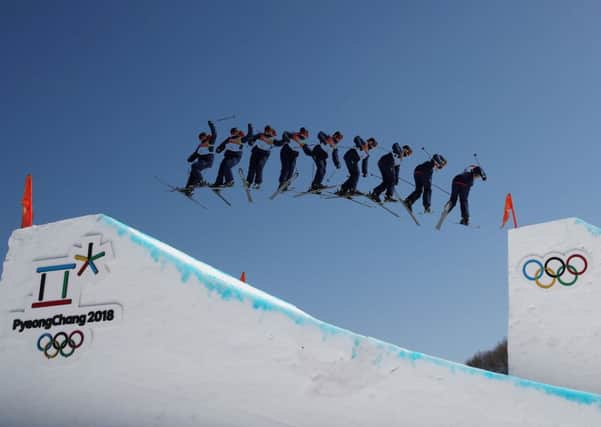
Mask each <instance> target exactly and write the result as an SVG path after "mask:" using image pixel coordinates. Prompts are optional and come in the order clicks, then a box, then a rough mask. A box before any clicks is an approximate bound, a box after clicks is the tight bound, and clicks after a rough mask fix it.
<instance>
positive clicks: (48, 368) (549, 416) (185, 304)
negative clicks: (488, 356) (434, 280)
mask: <svg viewBox="0 0 601 427" xmlns="http://www.w3.org/2000/svg"><path fill="white" fill-rule="evenodd" d="M0 316H1V317H0V322H1V323H0V328H1V329H0V379H1V384H2V385H1V386H0V414H1V415H0V416H1V419H2V422H1V424H2V425H7V426H75V425H86V426H87V425H98V426H124V425H127V426H245V427H253V426H261V427H263V426H267V427H271V426H274V427H275V426H345V427H346V426H370V427H371V426H391V425H408V426H483V425H486V426H525V425H528V426H549V425H557V426H593V425H601V396H598V395H595V394H589V393H584V392H578V391H574V390H568V389H562V388H557V387H553V386H548V385H544V384H540V383H535V382H531V381H527V380H523V379H519V378H516V377H507V376H502V375H496V374H492V373H488V372H484V371H480V370H477V369H471V368H467V367H465V366H463V365H459V364H455V363H451V362H447V361H445V360H441V359H437V358H434V357H430V356H427V355H424V354H421V353H416V352H413V351H409V350H405V349H402V348H400V347H397V346H394V345H392V344H388V343H385V342H382V341H379V340H376V339H373V338H369V337H365V336H361V335H357V334H354V333H352V332H350V331H347V330H344V329H340V328H337V327H335V326H332V325H329V324H326V323H324V322H321V321H319V320H317V319H315V318H313V317H311V316H310V315H308V314H306V313H304V312H302V311H301V310H299V309H298V308H296V307H294V306H293V305H290V304H288V303H286V302H283V301H281V300H279V299H277V298H274V297H272V296H269V295H267V294H265V293H264V292H261V291H260V290H257V289H254V288H252V287H250V286H248V285H246V284H244V283H241V282H239V281H238V280H236V279H234V278H232V277H230V276H227V275H226V274H224V273H222V272H220V271H218V270H216V269H214V268H212V267H210V266H208V265H206V264H203V263H202V262H199V261H197V260H194V259H192V258H190V257H189V256H187V255H185V254H183V253H181V252H179V251H177V250H175V249H173V248H171V247H169V246H168V245H166V244H164V243H161V242H159V241H157V240H155V239H153V238H151V237H149V236H146V235H144V234H142V233H140V232H139V231H136V230H134V229H132V228H130V227H128V226H126V225H124V224H122V223H120V222H118V221H116V220H114V219H112V218H110V217H107V216H104V215H94V216H86V217H81V218H76V219H72V220H67V221H62V222H58V223H54V224H48V225H45V226H37V227H32V228H29V229H25V230H17V231H15V232H14V233H13V235H12V236H11V238H10V241H9V252H8V255H7V257H6V261H5V263H4V274H3V277H2V279H1V281H0Z"/></svg>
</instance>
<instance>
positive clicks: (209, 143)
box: [181, 120, 217, 196]
mask: <svg viewBox="0 0 601 427" xmlns="http://www.w3.org/2000/svg"><path fill="white" fill-rule="evenodd" d="M209 128H210V129H211V134H210V135H209V134H207V133H206V132H200V133H199V134H198V140H199V141H200V144H198V146H197V147H196V150H195V151H194V152H193V153H192V154H190V156H189V157H188V163H192V166H191V169H190V175H189V176H188V182H186V186H185V187H184V188H183V190H181V191H183V192H184V193H185V194H186V195H187V196H191V195H192V194H193V193H194V187H204V186H206V185H208V183H207V182H206V181H205V180H204V178H203V176H202V171H203V170H205V169H208V168H210V167H211V166H213V158H214V157H215V155H214V154H213V151H214V146H215V140H216V139H217V130H216V129H215V125H214V124H213V122H212V121H210V120H209Z"/></svg>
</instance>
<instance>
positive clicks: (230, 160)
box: [215, 151, 242, 185]
mask: <svg viewBox="0 0 601 427" xmlns="http://www.w3.org/2000/svg"><path fill="white" fill-rule="evenodd" d="M241 158H242V153H238V152H235V151H226V152H225V155H224V156H223V160H221V164H220V165H219V172H218V173H217V179H216V180H215V185H224V184H229V183H230V182H233V181H234V176H233V175H232V168H233V167H234V166H236V165H237V164H238V163H239V162H240V159H241Z"/></svg>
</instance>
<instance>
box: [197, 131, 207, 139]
mask: <svg viewBox="0 0 601 427" xmlns="http://www.w3.org/2000/svg"><path fill="white" fill-rule="evenodd" d="M206 137H207V133H206V132H200V133H199V134H198V139H200V140H201V141H202V140H204V139H205V138H206Z"/></svg>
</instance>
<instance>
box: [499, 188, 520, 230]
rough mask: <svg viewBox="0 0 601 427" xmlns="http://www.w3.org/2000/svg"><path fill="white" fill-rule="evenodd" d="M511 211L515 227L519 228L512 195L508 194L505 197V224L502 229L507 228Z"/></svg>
mask: <svg viewBox="0 0 601 427" xmlns="http://www.w3.org/2000/svg"><path fill="white" fill-rule="evenodd" d="M510 211H511V216H512V217H513V227H514V228H517V227H518V221H517V218H516V217H515V209H514V208H513V199H512V198H511V193H507V196H506V197H505V208H504V209H503V223H502V224H501V228H503V227H505V224H506V223H507V220H509V212H510Z"/></svg>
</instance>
